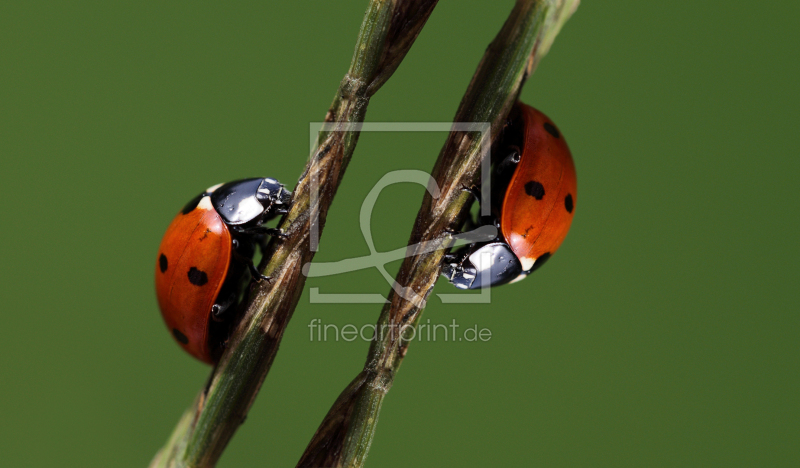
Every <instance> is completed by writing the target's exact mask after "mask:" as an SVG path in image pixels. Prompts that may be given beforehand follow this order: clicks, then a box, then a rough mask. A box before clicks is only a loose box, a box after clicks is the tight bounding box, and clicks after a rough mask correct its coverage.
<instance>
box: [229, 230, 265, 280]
mask: <svg viewBox="0 0 800 468" xmlns="http://www.w3.org/2000/svg"><path fill="white" fill-rule="evenodd" d="M240 246H241V244H240V243H239V241H238V240H237V239H234V240H233V251H232V252H233V257H234V258H235V259H236V260H237V261H239V262H241V263H243V264H244V265H246V266H247V269H248V270H250V275H251V276H252V277H253V279H254V280H256V281H269V280H271V279H272V278H270V277H269V276H266V275H262V274H261V273H260V272H259V271H258V269H257V268H256V266H255V265H254V264H253V257H250V256H247V255H244V254H242V253H241V252H239V248H240Z"/></svg>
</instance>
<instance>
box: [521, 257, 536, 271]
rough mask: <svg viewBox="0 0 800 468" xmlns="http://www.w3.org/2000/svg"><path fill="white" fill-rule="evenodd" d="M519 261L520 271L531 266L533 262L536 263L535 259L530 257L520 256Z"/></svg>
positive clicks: (526, 269)
mask: <svg viewBox="0 0 800 468" xmlns="http://www.w3.org/2000/svg"><path fill="white" fill-rule="evenodd" d="M519 262H520V263H521V264H522V271H528V270H530V269H531V268H533V264H534V263H536V259H535V258H531V257H520V258H519Z"/></svg>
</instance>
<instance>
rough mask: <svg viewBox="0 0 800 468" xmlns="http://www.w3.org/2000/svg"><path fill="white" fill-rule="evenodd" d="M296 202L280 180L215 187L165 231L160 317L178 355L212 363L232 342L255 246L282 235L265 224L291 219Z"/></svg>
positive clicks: (158, 277) (160, 268)
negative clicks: (230, 333)
mask: <svg viewBox="0 0 800 468" xmlns="http://www.w3.org/2000/svg"><path fill="white" fill-rule="evenodd" d="M291 196H292V194H291V193H290V192H288V191H287V190H285V189H284V188H283V185H281V184H280V183H279V182H278V181H277V180H275V179H269V178H267V179H261V178H257V179H245V180H237V181H235V182H229V183H227V184H220V185H215V186H214V187H211V188H209V189H208V190H206V191H205V192H203V193H201V194H200V195H198V196H197V197H195V198H194V199H192V201H190V202H189V203H188V204H187V205H186V206H185V207H184V208H183V209H182V210H181V212H180V213H178V215H177V216H176V217H175V219H174V220H173V221H172V224H170V225H169V227H168V228H167V232H166V233H165V234H164V238H163V239H162V240H161V246H160V247H159V249H158V259H157V261H156V296H157V297H158V305H159V307H160V309H161V315H162V316H163V317H164V322H166V324H167V328H168V329H169V330H170V332H172V336H174V337H175V339H176V340H177V341H178V343H180V345H181V347H182V348H183V349H184V350H186V352H188V353H189V354H191V355H192V356H194V357H196V358H197V359H199V360H201V361H203V362H206V363H209V364H210V363H213V362H215V361H216V360H217V358H218V357H219V353H220V351H221V346H220V345H221V344H222V343H223V342H224V341H225V339H226V338H227V333H228V328H229V326H230V325H231V320H228V319H229V318H230V316H231V315H232V314H230V313H229V314H226V312H229V311H230V310H232V309H233V308H234V307H233V306H235V305H236V302H237V298H238V297H239V294H240V293H241V290H242V287H243V285H244V284H245V280H246V278H247V275H246V272H247V271H248V270H249V271H250V276H251V277H252V278H256V279H257V280H261V279H264V278H266V277H264V276H262V275H261V274H260V273H259V272H258V271H257V270H256V268H255V266H254V265H253V255H254V254H255V246H256V244H259V245H262V244H263V240H264V238H265V235H277V234H279V233H278V230H277V229H270V228H267V227H265V226H264V223H265V222H266V221H268V220H270V219H272V218H275V217H276V216H278V215H281V214H284V213H286V212H287V208H288V204H289V203H290V201H291Z"/></svg>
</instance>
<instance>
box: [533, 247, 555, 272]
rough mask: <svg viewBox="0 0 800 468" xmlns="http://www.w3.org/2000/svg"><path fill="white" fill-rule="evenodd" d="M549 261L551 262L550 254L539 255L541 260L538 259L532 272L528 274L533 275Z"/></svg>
mask: <svg viewBox="0 0 800 468" xmlns="http://www.w3.org/2000/svg"><path fill="white" fill-rule="evenodd" d="M548 260H550V252H545V253H543V254H541V255H539V258H537V259H536V262H534V264H533V266H532V267H531V269H530V271H528V273H533V272H534V271H536V270H538V269H539V268H541V267H542V265H544V264H545V262H547V261H548Z"/></svg>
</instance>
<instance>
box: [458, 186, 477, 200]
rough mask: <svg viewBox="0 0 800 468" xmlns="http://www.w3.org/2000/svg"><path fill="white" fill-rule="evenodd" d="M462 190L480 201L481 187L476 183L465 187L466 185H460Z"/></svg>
mask: <svg viewBox="0 0 800 468" xmlns="http://www.w3.org/2000/svg"><path fill="white" fill-rule="evenodd" d="M461 191H462V192H469V193H471V194H472V196H473V197H474V198H475V201H476V202H478V203H480V202H481V188H480V186H478V185H473V186H471V187H467V186H466V185H462V186H461Z"/></svg>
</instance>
